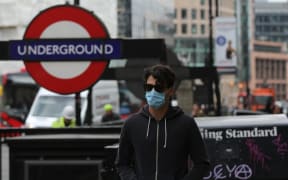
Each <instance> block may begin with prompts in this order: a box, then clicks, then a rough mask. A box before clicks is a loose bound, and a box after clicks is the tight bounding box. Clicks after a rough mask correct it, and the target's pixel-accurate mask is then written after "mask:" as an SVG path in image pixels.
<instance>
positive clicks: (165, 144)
mask: <svg viewBox="0 0 288 180" xmlns="http://www.w3.org/2000/svg"><path fill="white" fill-rule="evenodd" d="M150 123H151V117H150V116H149V121H148V126H147V131H146V139H147V138H148V135H149V130H150ZM163 147H164V148H166V147H167V119H166V118H165V142H164V146H163Z"/></svg>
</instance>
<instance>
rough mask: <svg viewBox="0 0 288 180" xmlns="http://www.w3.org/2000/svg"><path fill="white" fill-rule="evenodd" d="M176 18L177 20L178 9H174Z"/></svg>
mask: <svg viewBox="0 0 288 180" xmlns="http://www.w3.org/2000/svg"><path fill="white" fill-rule="evenodd" d="M174 18H175V19H176V18H177V9H174Z"/></svg>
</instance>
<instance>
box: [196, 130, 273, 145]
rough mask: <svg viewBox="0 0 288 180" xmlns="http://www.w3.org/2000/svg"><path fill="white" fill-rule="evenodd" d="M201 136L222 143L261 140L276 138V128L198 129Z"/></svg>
mask: <svg viewBox="0 0 288 180" xmlns="http://www.w3.org/2000/svg"><path fill="white" fill-rule="evenodd" d="M200 132H201V135H202V137H203V138H204V139H214V140H216V141H222V140H224V139H241V138H263V137H277V136H278V132H277V127H276V126H273V127H266V128H258V127H254V128H247V129H234V128H227V129H221V130H219V129H205V128H201V129H200Z"/></svg>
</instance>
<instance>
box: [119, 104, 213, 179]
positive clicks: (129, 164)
mask: <svg viewBox="0 0 288 180" xmlns="http://www.w3.org/2000/svg"><path fill="white" fill-rule="evenodd" d="M188 155H190V158H191V160H192V161H193V168H192V169H190V168H188ZM209 165H210V163H209V161H208V156H207V152H206V148H205V144H204V142H203V140H202V137H201V134H200V132H199V129H198V127H197V125H196V123H195V121H194V119H193V118H191V117H190V116H187V115H185V114H184V113H183V111H182V110H181V109H180V108H178V107H169V110H168V112H167V113H166V116H165V117H164V118H163V119H161V120H160V121H159V122H157V121H156V120H155V119H153V118H152V116H151V115H150V114H149V111H148V106H145V107H144V108H143V109H142V110H141V111H140V112H139V113H137V114H134V115H133V116H131V117H130V118H128V119H127V120H126V122H125V124H124V126H123V128H122V132H121V137H120V144H119V149H118V154H117V158H116V168H117V170H118V173H119V175H120V177H121V180H198V179H202V178H203V176H204V175H206V173H207V172H208V171H209ZM156 177H157V178H156Z"/></svg>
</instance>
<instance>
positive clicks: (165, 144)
mask: <svg viewBox="0 0 288 180" xmlns="http://www.w3.org/2000/svg"><path fill="white" fill-rule="evenodd" d="M166 121H167V120H166V118H165V143H164V148H166V146H167V122H166Z"/></svg>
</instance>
